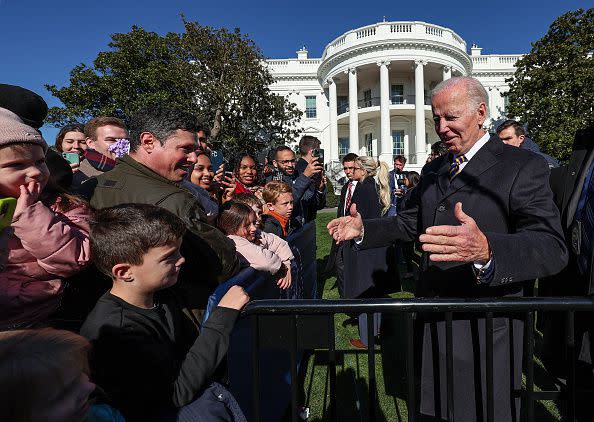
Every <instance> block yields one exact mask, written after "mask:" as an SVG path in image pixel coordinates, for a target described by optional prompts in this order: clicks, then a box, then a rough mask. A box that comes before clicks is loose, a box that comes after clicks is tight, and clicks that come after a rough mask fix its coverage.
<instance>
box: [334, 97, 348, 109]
mask: <svg viewBox="0 0 594 422" xmlns="http://www.w3.org/2000/svg"><path fill="white" fill-rule="evenodd" d="M336 108H337V110H336V114H342V113H346V112H347V111H349V97H346V96H342V95H340V96H338V97H337V98H336Z"/></svg>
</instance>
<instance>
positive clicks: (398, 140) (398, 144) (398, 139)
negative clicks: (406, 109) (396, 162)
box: [392, 130, 404, 155]
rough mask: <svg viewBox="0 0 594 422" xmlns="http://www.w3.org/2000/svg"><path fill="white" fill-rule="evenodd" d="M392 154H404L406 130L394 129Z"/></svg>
mask: <svg viewBox="0 0 594 422" xmlns="http://www.w3.org/2000/svg"><path fill="white" fill-rule="evenodd" d="M392 155H404V131H403V130H393V131H392Z"/></svg>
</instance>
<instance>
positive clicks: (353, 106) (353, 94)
mask: <svg viewBox="0 0 594 422" xmlns="http://www.w3.org/2000/svg"><path fill="white" fill-rule="evenodd" d="M348 73H349V152H354V153H355V154H358V153H359V104H357V102H358V101H357V69H356V68H352V69H349V70H348Z"/></svg>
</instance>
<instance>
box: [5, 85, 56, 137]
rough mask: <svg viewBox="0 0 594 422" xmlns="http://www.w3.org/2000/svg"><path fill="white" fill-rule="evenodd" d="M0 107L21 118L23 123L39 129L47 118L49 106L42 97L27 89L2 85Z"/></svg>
mask: <svg viewBox="0 0 594 422" xmlns="http://www.w3.org/2000/svg"><path fill="white" fill-rule="evenodd" d="M0 107H2V108H6V109H8V110H10V111H12V112H13V113H15V114H16V115H17V116H19V117H20V118H21V120H22V121H23V123H25V124H27V125H29V126H31V127H33V128H35V129H39V128H40V127H41V126H43V120H44V119H45V116H47V104H46V102H45V100H44V99H43V98H41V96H40V95H38V94H36V93H34V92H33V91H31V90H28V89H26V88H23V87H20V86H16V85H8V84H0Z"/></svg>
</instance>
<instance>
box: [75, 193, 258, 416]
mask: <svg viewBox="0 0 594 422" xmlns="http://www.w3.org/2000/svg"><path fill="white" fill-rule="evenodd" d="M91 228H92V237H91V250H92V254H93V258H94V260H95V265H96V266H97V267H98V268H99V269H100V270H101V271H103V272H104V273H106V274H108V275H109V276H110V277H111V278H112V280H113V287H112V288H111V290H110V291H109V292H107V293H105V294H104V295H103V296H102V297H101V298H100V299H99V301H98V302H97V305H96V306H95V308H94V309H93V311H92V312H91V313H90V314H89V316H88V317H87V319H86V321H85V323H84V324H83V327H82V329H81V334H82V335H83V336H85V337H87V338H88V339H89V340H90V341H91V343H92V344H93V351H92V354H91V370H92V374H93V375H94V377H95V378H94V380H95V381H96V382H97V383H98V384H99V385H100V386H101V387H103V388H104V389H105V390H106V392H107V393H108V395H109V396H110V398H111V399H112V400H113V404H114V406H115V407H116V408H117V409H119V410H121V411H122V413H123V414H124V416H125V417H126V420H127V421H132V422H133V421H152V420H163V418H166V417H171V416H172V415H175V414H176V413H177V412H178V409H179V408H182V407H183V406H186V405H189V407H186V408H185V410H183V411H187V409H188V408H194V407H195V406H198V407H200V406H203V405H204V403H206V402H207V403H209V406H212V405H213V403H215V405H218V406H222V405H223V404H222V403H220V402H219V404H216V401H214V402H213V401H212V400H211V401H208V400H203V399H202V397H201V396H202V393H203V392H204V390H205V389H206V388H214V387H209V385H211V383H212V382H213V381H214V379H213V378H214V374H215V370H216V369H217V367H218V366H219V364H220V363H221V361H222V360H223V358H224V357H225V354H226V352H227V347H228V344H229V335H230V333H231V330H232V328H233V325H234V323H235V320H236V318H237V316H238V314H239V310H240V309H241V308H242V307H243V306H244V305H245V304H246V303H247V302H248V300H249V297H248V296H247V294H246V293H245V291H244V290H243V289H242V288H241V287H239V286H234V287H231V289H229V291H228V292H227V294H225V296H223V298H222V299H221V301H220V302H219V305H218V306H217V307H216V308H215V310H214V311H213V312H212V314H211V315H210V318H209V319H208V320H207V321H206V322H205V323H204V324H203V325H202V328H201V330H200V333H199V331H198V324H197V321H195V320H194V319H192V315H191V313H189V312H184V311H183V308H182V306H181V304H180V301H179V300H178V299H177V297H176V295H175V292H174V290H173V289H168V287H171V286H173V285H174V284H175V283H176V282H177V276H178V274H179V270H180V267H181V265H182V264H183V263H184V258H183V257H182V256H181V255H180V251H179V248H180V245H181V238H182V236H183V234H184V232H185V225H184V223H183V222H182V221H181V220H180V219H179V218H177V217H176V216H175V215H173V214H172V213H170V212H169V211H166V210H164V209H162V208H159V207H156V206H153V205H141V204H126V205H119V206H115V207H111V208H104V209H102V210H99V211H97V213H96V217H95V221H94V223H93V224H92V227H91ZM215 386H216V388H217V389H218V390H219V391H220V389H223V392H224V395H225V399H227V400H229V401H232V403H235V402H234V399H233V398H232V396H231V395H230V393H228V392H227V391H226V390H224V388H223V387H222V386H220V385H218V384H215ZM207 392H208V391H207ZM205 397H206V395H205ZM232 407H235V406H232ZM210 410H211V409H209V411H210ZM209 420H210V419H209ZM217 420H218V419H217Z"/></svg>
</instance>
